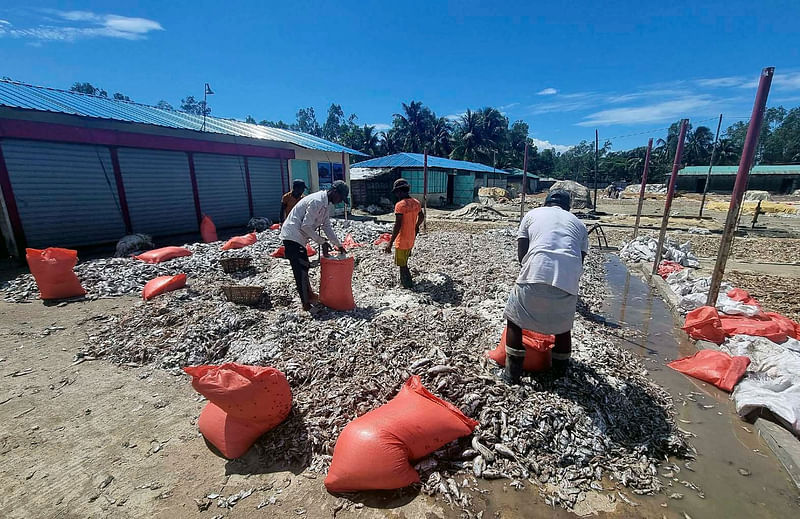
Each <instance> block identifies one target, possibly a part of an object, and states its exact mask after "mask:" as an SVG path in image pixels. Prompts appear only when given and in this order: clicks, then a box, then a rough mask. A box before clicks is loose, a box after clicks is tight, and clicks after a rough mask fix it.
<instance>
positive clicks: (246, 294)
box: [222, 285, 264, 306]
mask: <svg viewBox="0 0 800 519" xmlns="http://www.w3.org/2000/svg"><path fill="white" fill-rule="evenodd" d="M222 291H223V292H225V298H226V299H227V300H228V301H230V302H231V303H236V304H237V305H250V306H253V305H256V304H258V302H259V301H260V300H261V295H262V294H263V293H264V287H248V286H243V285H226V286H223V287H222Z"/></svg>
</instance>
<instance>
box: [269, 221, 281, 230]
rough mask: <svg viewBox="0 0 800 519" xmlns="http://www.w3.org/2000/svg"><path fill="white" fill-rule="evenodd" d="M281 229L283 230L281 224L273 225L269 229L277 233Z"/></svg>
mask: <svg viewBox="0 0 800 519" xmlns="http://www.w3.org/2000/svg"><path fill="white" fill-rule="evenodd" d="M280 228H281V224H279V223H273V224H272V225H270V226H269V229H270V230H271V231H277V230H278V229H280Z"/></svg>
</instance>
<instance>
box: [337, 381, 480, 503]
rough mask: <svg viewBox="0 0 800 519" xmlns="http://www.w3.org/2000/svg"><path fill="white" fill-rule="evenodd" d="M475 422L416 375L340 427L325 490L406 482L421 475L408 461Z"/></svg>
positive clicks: (375, 487) (463, 432)
mask: <svg viewBox="0 0 800 519" xmlns="http://www.w3.org/2000/svg"><path fill="white" fill-rule="evenodd" d="M477 425H478V422H476V421H475V420H472V419H470V418H468V417H467V416H465V415H464V414H463V413H462V412H461V411H460V410H459V409H458V408H457V407H455V406H454V405H452V404H450V403H448V402H445V401H444V400H441V399H440V398H437V397H435V396H434V395H432V394H431V393H430V392H429V391H428V390H426V389H425V388H424V387H423V386H422V382H420V378H419V376H417V375H415V376H413V377H411V378H409V379H408V380H407V381H406V383H405V384H404V385H403V387H402V388H401V389H400V392H399V393H398V394H397V396H396V397H394V398H393V399H392V400H390V401H389V402H388V403H386V404H384V405H382V406H380V407H379V408H377V409H374V410H372V411H370V412H369V413H367V414H365V415H363V416H360V417H358V418H356V419H355V420H353V421H352V422H350V423H349V424H347V426H346V427H345V428H344V429H343V430H342V433H341V434H340V435H339V439H338V440H337V441H336V447H335V448H334V450H333V460H332V461H331V467H330V469H329V470H328V476H327V477H326V478H325V487H326V488H327V489H328V491H329V492H355V491H359V490H384V489H386V490H390V489H396V488H403V487H407V486H408V485H411V484H413V483H416V482H418V481H419V474H417V472H416V471H415V470H414V468H413V467H412V466H411V463H410V462H411V461H414V460H417V459H420V458H422V457H424V456H427V455H428V454H430V453H431V452H433V451H435V450H436V449H438V448H439V447H441V446H443V445H445V444H447V443H449V442H451V441H453V440H455V439H457V438H460V437H462V436H466V435H468V434H470V433H472V431H473V429H475V426H477Z"/></svg>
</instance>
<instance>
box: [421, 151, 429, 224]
mask: <svg viewBox="0 0 800 519" xmlns="http://www.w3.org/2000/svg"><path fill="white" fill-rule="evenodd" d="M422 205H423V207H424V210H425V219H424V220H423V221H422V229H423V230H424V231H425V232H428V148H425V163H424V166H423V168H422Z"/></svg>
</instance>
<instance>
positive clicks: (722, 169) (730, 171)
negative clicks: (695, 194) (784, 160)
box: [678, 165, 800, 176]
mask: <svg viewBox="0 0 800 519" xmlns="http://www.w3.org/2000/svg"><path fill="white" fill-rule="evenodd" d="M737 171H739V166H714V168H713V169H712V170H711V174H712V175H735V174H736V172H737ZM707 174H708V166H686V167H685V168H683V169H682V170H680V171H678V175H687V176H693V175H702V176H706V175H707ZM750 174H751V175H800V165H788V166H768V165H767V166H753V169H752V170H751V171H750Z"/></svg>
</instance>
